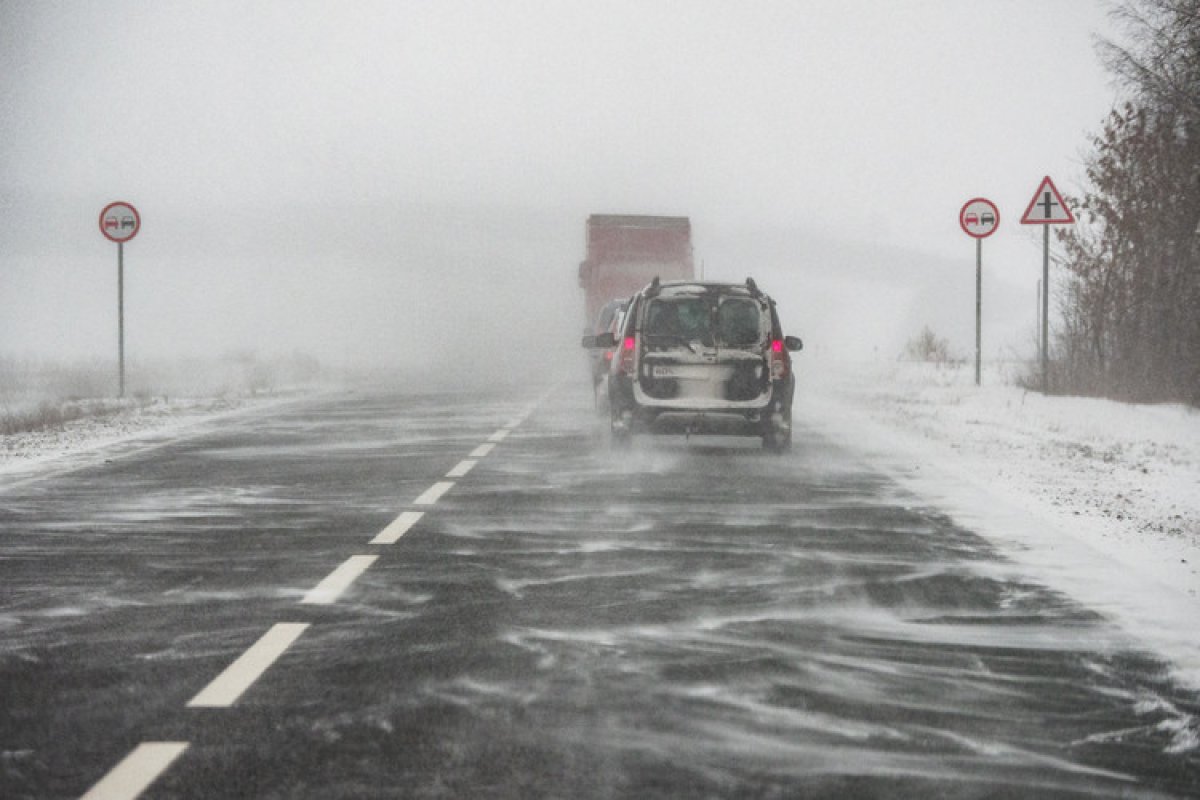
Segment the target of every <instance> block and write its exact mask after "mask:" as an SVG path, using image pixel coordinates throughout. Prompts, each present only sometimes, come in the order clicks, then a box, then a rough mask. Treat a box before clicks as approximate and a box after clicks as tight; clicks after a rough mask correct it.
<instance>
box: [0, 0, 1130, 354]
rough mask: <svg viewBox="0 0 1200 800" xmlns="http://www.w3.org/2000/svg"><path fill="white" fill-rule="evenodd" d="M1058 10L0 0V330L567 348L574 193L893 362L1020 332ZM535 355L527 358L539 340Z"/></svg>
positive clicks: (145, 338) (164, 342)
mask: <svg viewBox="0 0 1200 800" xmlns="http://www.w3.org/2000/svg"><path fill="white" fill-rule="evenodd" d="M1097 33H1100V34H1103V35H1111V25H1110V23H1109V21H1108V19H1107V17H1106V14H1105V6H1102V5H1101V4H1099V3H1097V2H1083V1H1082V0H1061V1H1060V2H1052V3H1050V2H1045V1H1044V0H998V1H997V2H993V3H986V4H984V3H963V2H949V1H947V2H940V1H939V2H915V1H914V2H882V1H881V2H838V1H834V0H831V1H830V2H775V3H753V4H751V3H743V2H695V1H691V2H561V3H533V2H509V3H488V2H440V1H439V2H436V3H427V2H388V3H365V2H355V3H346V4H342V3H329V2H196V3H177V2H148V1H147V2H64V3H55V2H24V1H17V0H0V210H2V211H3V214H4V220H5V222H4V224H3V225H0V356H9V357H13V356H16V357H32V356H37V357H49V358H76V357H82V356H96V357H103V358H115V348H116V245H114V244H112V243H110V242H108V241H107V240H106V239H104V238H103V237H102V236H101V235H100V232H99V229H98V227H97V218H98V215H99V212H100V209H101V208H102V207H103V206H105V205H106V204H107V203H109V202H112V201H115V200H124V201H128V202H131V203H133V204H134V205H135V206H137V208H138V210H139V211H140V213H141V216H142V229H141V232H140V233H139V235H138V236H137V238H136V239H134V240H133V241H131V242H130V243H129V244H127V245H126V247H125V263H126V281H127V284H126V313H127V326H128V334H127V335H128V338H127V344H126V347H127V353H128V354H129V356H130V357H131V358H136V357H139V356H144V357H170V356H174V355H201V356H204V355H219V354H221V353H224V352H228V351H231V350H256V351H260V352H266V353H271V352H289V351H292V350H302V351H304V352H308V353H312V354H314V355H316V356H318V357H320V358H322V359H323V360H326V361H330V362H342V361H347V362H353V363H368V362H373V361H383V362H397V363H421V362H426V361H432V362H434V363H444V362H449V361H450V360H451V359H453V360H454V361H455V362H458V363H462V361H463V360H464V359H466V360H467V361H468V362H469V361H470V360H474V359H482V360H485V361H491V362H503V363H508V362H509V360H511V363H512V364H513V366H514V368H523V365H525V364H526V363H528V362H527V361H526V359H527V358H531V357H532V358H534V360H536V356H535V355H533V354H536V353H538V352H540V351H541V349H542V348H549V351H548V352H554V353H555V358H566V357H570V356H573V355H574V354H575V349H574V348H576V344H577V340H578V333H579V330H580V328H581V327H582V325H583V320H582V319H581V314H582V299H581V295H580V294H579V292H578V289H577V287H576V278H575V270H576V267H577V265H578V263H579V261H580V260H581V259H582V258H583V255H584V251H583V248H584V241H583V225H584V221H585V219H586V217H587V215H588V214H590V213H645V214H672V215H686V216H689V217H691V219H692V224H693V229H694V236H695V248H696V260H697V263H698V264H700V263H703V265H704V270H705V274H706V276H707V277H710V278H716V279H724V278H728V279H736V280H740V279H742V278H744V277H745V276H746V275H754V276H755V277H756V278H757V279H758V281H759V283H760V285H762V286H763V287H764V288H765V289H766V290H767V291H769V292H771V293H772V294H773V295H775V296H776V299H777V300H779V302H780V309H781V315H782V317H783V319H784V323H785V326H786V327H787V328H788V332H789V333H796V334H799V335H801V336H803V337H804V338H805V340H806V342H807V343H808V344H809V346H810V348H816V350H817V352H823V353H828V354H831V355H846V356H853V357H864V356H865V357H871V356H882V357H894V356H895V354H896V353H898V352H899V351H900V350H901V349H902V347H903V342H904V340H905V339H906V338H907V337H909V336H911V335H912V334H914V333H915V332H916V331H917V330H919V328H920V326H921V325H923V324H929V325H930V326H932V327H933V328H934V329H935V330H937V331H938V332H940V333H942V334H943V335H946V336H948V337H950V338H951V340H952V341H953V343H954V344H955V347H956V349H958V350H959V351H960V352H961V353H962V354H963V355H967V354H969V353H970V352H972V350H971V348H973V343H974V264H975V249H974V241H973V240H971V239H969V238H968V237H967V236H965V235H964V234H963V233H962V231H961V230H960V229H959V227H958V221H957V217H958V210H959V208H960V207H961V206H962V204H963V203H964V202H966V201H967V200H968V199H970V198H973V197H976V196H985V197H988V198H990V199H991V200H993V201H994V202H995V203H997V205H998V206H999V208H1000V213H1001V225H1000V230H999V232H998V233H997V234H995V235H994V236H992V237H991V238H990V239H988V240H986V241H985V242H984V248H983V253H984V280H985V288H984V293H985V294H984V306H985V313H984V326H985V327H984V336H985V353H986V355H988V356H999V355H1011V354H1013V353H1017V352H1019V351H1020V350H1021V348H1026V349H1029V348H1030V344H1031V337H1032V331H1033V326H1034V313H1035V295H1034V293H1035V286H1036V281H1037V280H1038V278H1039V277H1040V274H1041V244H1040V230H1031V229H1029V228H1025V227H1023V226H1020V225H1018V224H1017V220H1018V219H1019V217H1020V215H1021V213H1022V212H1023V211H1024V209H1025V206H1026V205H1027V203H1028V202H1029V200H1030V198H1031V197H1032V195H1033V192H1034V191H1035V190H1036V189H1037V186H1038V184H1039V182H1040V180H1041V178H1042V176H1044V175H1051V176H1052V177H1053V178H1054V180H1055V182H1056V183H1057V185H1058V187H1059V189H1060V190H1062V191H1064V192H1067V193H1072V192H1077V191H1079V188H1080V180H1081V178H1082V177H1083V166H1082V158H1083V154H1084V153H1085V151H1086V148H1087V144H1088V136H1089V132H1093V131H1096V130H1098V129H1099V126H1100V124H1101V121H1102V119H1103V117H1104V115H1105V114H1106V113H1107V111H1108V109H1109V108H1110V107H1111V106H1112V105H1113V103H1114V102H1115V96H1114V89H1113V88H1112V86H1111V85H1110V83H1109V81H1108V79H1107V76H1106V75H1105V73H1104V71H1103V69H1102V68H1101V66H1100V64H1099V62H1098V60H1097V58H1096V56H1095V54H1094V52H1093V49H1092V44H1093V37H1094V36H1095V35H1096V34H1097ZM554 348H558V349H557V350H555V349H554Z"/></svg>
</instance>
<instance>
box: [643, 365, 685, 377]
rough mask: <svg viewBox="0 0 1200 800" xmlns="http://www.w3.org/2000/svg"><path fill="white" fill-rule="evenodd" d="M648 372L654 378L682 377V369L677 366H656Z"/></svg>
mask: <svg viewBox="0 0 1200 800" xmlns="http://www.w3.org/2000/svg"><path fill="white" fill-rule="evenodd" d="M650 374H651V375H653V376H654V377H656V378H682V377H683V370H681V369H680V368H679V367H661V366H656V367H654V368H653V369H652V370H651V373H650Z"/></svg>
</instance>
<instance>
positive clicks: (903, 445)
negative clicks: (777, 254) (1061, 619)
mask: <svg viewBox="0 0 1200 800" xmlns="http://www.w3.org/2000/svg"><path fill="white" fill-rule="evenodd" d="M797 364H798V367H799V368H800V370H801V373H800V383H799V385H798V390H797V391H798V395H797V397H798V400H797V406H796V414H797V415H801V417H804V418H805V423H806V424H810V425H813V426H815V427H816V428H817V429H818V430H826V431H828V432H829V433H830V434H831V435H835V436H837V437H838V439H839V440H842V441H846V442H848V443H852V444H854V445H855V446H858V447H861V448H862V449H863V452H864V455H865V456H866V457H867V458H869V459H870V460H871V461H872V462H873V463H876V464H878V465H880V466H882V467H884V468H885V469H888V470H890V471H891V472H892V473H893V474H895V475H896V476H897V478H898V479H900V480H901V482H902V483H905V484H906V485H908V486H909V487H910V488H912V489H913V490H914V492H915V493H917V494H918V495H919V496H921V497H922V498H933V499H935V500H936V502H938V504H939V505H940V506H942V507H943V508H945V509H946V510H947V511H948V512H949V513H951V515H952V516H953V517H955V518H956V519H959V520H960V521H961V522H962V523H963V524H966V525H970V526H971V527H972V528H973V529H975V530H979V531H980V532H981V533H983V534H984V535H985V536H988V537H989V538H990V539H991V540H993V542H995V543H996V544H998V545H999V546H1001V547H1002V548H1004V550H1005V552H1006V554H1007V555H1009V556H1010V557H1012V558H1014V559H1015V560H1016V561H1017V562H1019V563H1021V564H1023V565H1025V566H1027V567H1029V568H1031V569H1033V570H1034V571H1035V573H1036V574H1037V575H1038V576H1039V577H1040V578H1042V579H1044V580H1046V581H1047V582H1048V583H1049V584H1050V585H1053V586H1055V587H1056V588H1059V589H1061V590H1062V591H1065V592H1066V593H1067V594H1069V595H1072V596H1074V597H1076V598H1077V599H1078V600H1080V601H1081V602H1084V603H1085V604H1086V605H1088V606H1089V607H1091V608H1093V609H1095V610H1097V611H1099V612H1101V613H1104V614H1106V615H1107V616H1109V617H1111V618H1112V619H1114V620H1115V621H1117V622H1118V623H1120V624H1121V625H1122V626H1123V627H1124V628H1125V629H1126V630H1127V631H1129V632H1130V633H1132V634H1134V635H1135V636H1137V637H1138V638H1140V639H1141V640H1143V641H1144V642H1145V643H1147V644H1148V645H1149V646H1151V647H1153V648H1155V649H1156V650H1157V651H1158V652H1160V653H1162V654H1163V655H1165V656H1167V657H1168V658H1169V659H1171V661H1172V662H1173V665H1174V667H1175V670H1176V672H1177V674H1178V677H1179V678H1180V679H1181V680H1184V681H1185V682H1186V683H1188V684H1190V685H1192V686H1193V687H1200V635H1198V634H1200V410H1196V409H1192V408H1189V407H1186V406H1181V405H1132V404H1128V403H1118V402H1113V401H1108V400H1097V399H1092V398H1078V397H1046V396H1043V395H1041V394H1038V393H1035V392H1029V391H1026V390H1024V389H1021V388H1019V387H1017V386H1015V385H1013V382H1012V379H1011V374H1012V373H1013V372H1015V370H1017V369H1020V367H1013V368H1007V367H998V368H996V367H994V368H990V369H988V370H987V371H986V372H985V374H984V375H983V381H982V383H983V385H982V386H981V387H976V386H975V375H974V365H967V366H938V365H932V364H912V363H895V362H893V363H878V362H876V363H867V364H856V365H849V366H845V365H843V366H836V365H832V364H828V363H823V362H820V361H814V360H807V361H804V360H798V362H797ZM1006 373H1008V374H1006ZM801 417H798V419H800V418H801Z"/></svg>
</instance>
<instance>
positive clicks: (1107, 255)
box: [1056, 0, 1200, 404]
mask: <svg viewBox="0 0 1200 800" xmlns="http://www.w3.org/2000/svg"><path fill="white" fill-rule="evenodd" d="M1114 13H1115V14H1116V16H1117V18H1118V19H1119V20H1120V21H1121V22H1122V23H1123V25H1124V28H1125V29H1126V31H1127V33H1128V35H1129V44H1128V46H1125V47H1122V46H1119V45H1116V44H1114V43H1112V42H1101V43H1100V51H1101V54H1102V56H1103V58H1104V59H1105V62H1106V63H1107V64H1108V66H1109V67H1110V68H1111V69H1112V70H1113V71H1114V73H1115V74H1116V75H1117V76H1118V78H1119V79H1120V80H1121V81H1122V83H1123V84H1124V85H1125V88H1126V89H1127V90H1128V92H1129V95H1130V98H1131V99H1130V100H1129V102H1128V103H1126V104H1125V106H1124V107H1123V108H1122V109H1120V110H1117V111H1114V112H1113V113H1112V114H1111V115H1110V116H1109V118H1108V119H1107V120H1106V122H1105V123H1104V126H1103V130H1102V132H1101V134H1100V135H1098V136H1097V137H1096V138H1095V139H1094V141H1093V145H1094V148H1095V149H1094V152H1093V154H1092V156H1091V158H1090V159H1089V163H1088V179H1089V183H1090V186H1089V188H1088V189H1087V191H1086V192H1085V193H1084V196H1083V197H1082V198H1079V199H1078V200H1077V205H1078V207H1079V208H1080V211H1081V214H1080V224H1079V225H1078V226H1076V227H1074V228H1073V229H1068V230H1065V231H1061V232H1060V233H1059V238H1060V240H1061V241H1062V243H1063V245H1064V250H1065V252H1066V259H1065V266H1066V267H1067V270H1068V273H1069V276H1070V277H1069V280H1068V287H1067V291H1066V293H1065V302H1064V307H1063V309H1062V311H1063V319H1064V326H1063V330H1062V331H1061V332H1060V336H1059V339H1060V341H1059V342H1058V345H1059V346H1058V351H1059V354H1060V359H1061V361H1060V363H1059V364H1058V365H1056V366H1057V367H1058V372H1059V381H1058V385H1059V387H1060V388H1062V389H1063V390H1065V391H1071V392H1084V393H1089V394H1091V393H1095V394H1106V395H1109V396H1113V397H1119V398H1123V399H1129V400H1140V401H1156V400H1182V401H1185V402H1190V403H1193V404H1200V230H1198V226H1200V0H1126V2H1125V3H1124V4H1123V5H1121V6H1120V7H1119V8H1118V9H1117V10H1116V12H1114Z"/></svg>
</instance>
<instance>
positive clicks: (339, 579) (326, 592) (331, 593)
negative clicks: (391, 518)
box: [300, 556, 379, 606]
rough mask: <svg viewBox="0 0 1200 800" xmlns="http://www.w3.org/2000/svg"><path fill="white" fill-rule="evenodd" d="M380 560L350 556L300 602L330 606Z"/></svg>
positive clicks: (372, 557)
mask: <svg viewBox="0 0 1200 800" xmlns="http://www.w3.org/2000/svg"><path fill="white" fill-rule="evenodd" d="M378 558H379V556H350V557H349V558H347V559H346V560H345V561H343V562H342V565H341V566H340V567H338V568H337V569H335V570H334V571H333V572H331V573H329V575H328V577H326V578H325V580H323V581H321V582H320V583H318V584H317V585H316V586H315V587H313V589H312V591H310V592H309V593H308V594H306V595H304V599H303V600H301V601H300V602H301V603H308V604H310V605H318V606H327V605H329V604H330V603H332V602H333V601H334V600H337V599H338V598H339V597H340V596H341V594H342V592H344V591H346V589H347V588H349V586H350V584H352V583H354V581H356V580H358V576H359V575H362V574H363V573H364V572H366V571H367V568H368V567H370V566H371V565H372V564H374V563H375V560H376V559H378Z"/></svg>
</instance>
